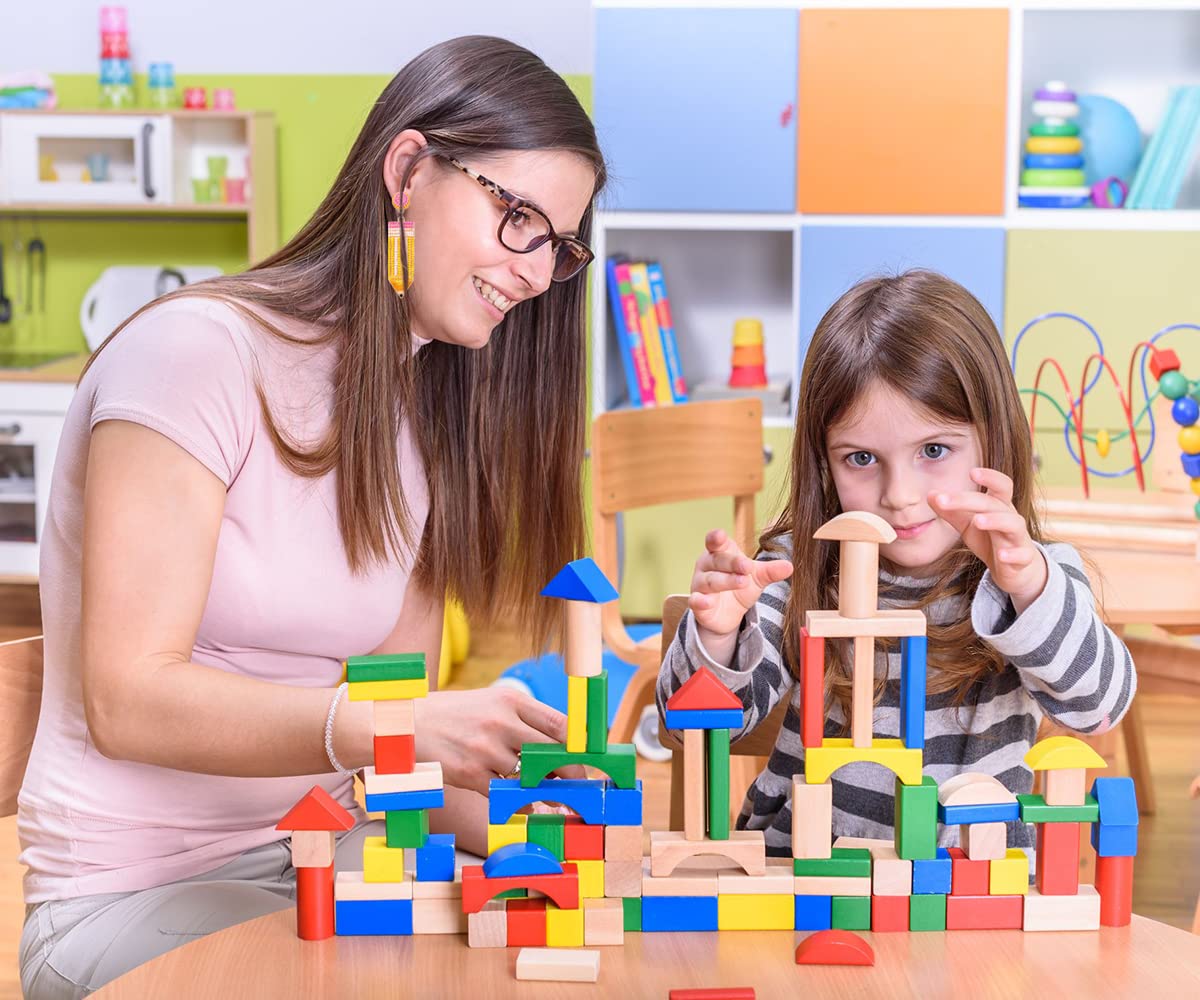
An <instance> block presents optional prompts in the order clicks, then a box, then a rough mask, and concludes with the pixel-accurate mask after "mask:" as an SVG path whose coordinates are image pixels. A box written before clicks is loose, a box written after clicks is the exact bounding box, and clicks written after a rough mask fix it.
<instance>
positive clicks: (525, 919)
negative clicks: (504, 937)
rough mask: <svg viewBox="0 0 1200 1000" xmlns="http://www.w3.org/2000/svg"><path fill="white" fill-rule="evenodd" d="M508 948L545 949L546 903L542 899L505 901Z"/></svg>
mask: <svg viewBox="0 0 1200 1000" xmlns="http://www.w3.org/2000/svg"><path fill="white" fill-rule="evenodd" d="M505 903H506V904H507V905H506V911H507V917H508V946H509V947H510V948H526V947H533V948H544V947H546V901H545V900H544V899H507V900H505Z"/></svg>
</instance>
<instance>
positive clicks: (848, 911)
mask: <svg viewBox="0 0 1200 1000" xmlns="http://www.w3.org/2000/svg"><path fill="white" fill-rule="evenodd" d="M830 912H831V915H832V920H831V921H830V922H831V923H832V924H833V929H834V930H839V931H869V930H870V929H871V897H870V896H834V897H833V903H832V907H831V910H830Z"/></svg>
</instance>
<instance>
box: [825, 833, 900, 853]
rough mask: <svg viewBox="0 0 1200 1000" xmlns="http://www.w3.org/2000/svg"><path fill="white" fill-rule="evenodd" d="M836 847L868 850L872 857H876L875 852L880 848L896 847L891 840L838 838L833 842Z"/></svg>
mask: <svg viewBox="0 0 1200 1000" xmlns="http://www.w3.org/2000/svg"><path fill="white" fill-rule="evenodd" d="M833 846H834V847H844V848H847V849H848V850H856V849H858V850H861V849H866V850H868V851H870V852H871V857H872V858H873V857H875V851H876V850H877V849H878V848H880V847H895V845H894V844H893V843H892V842H891V841H890V840H883V839H882V838H880V837H838V839H837V840H835V841H834V842H833Z"/></svg>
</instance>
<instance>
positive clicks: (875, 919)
mask: <svg viewBox="0 0 1200 1000" xmlns="http://www.w3.org/2000/svg"><path fill="white" fill-rule="evenodd" d="M908 899H909V897H908V896H872V897H871V930H873V931H875V932H876V933H878V932H879V931H907V930H908Z"/></svg>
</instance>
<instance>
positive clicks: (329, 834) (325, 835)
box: [292, 830, 334, 868]
mask: <svg viewBox="0 0 1200 1000" xmlns="http://www.w3.org/2000/svg"><path fill="white" fill-rule="evenodd" d="M333 849H334V839H333V831H332V830H295V831H293V833H292V867H293V868H328V867H329V866H330V865H331V864H333Z"/></svg>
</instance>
